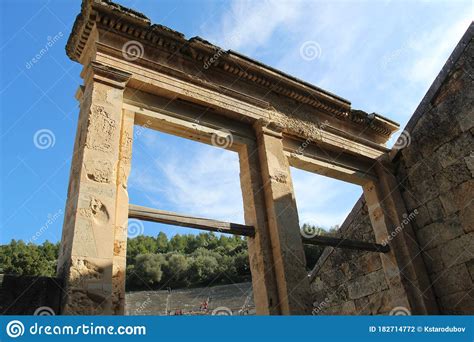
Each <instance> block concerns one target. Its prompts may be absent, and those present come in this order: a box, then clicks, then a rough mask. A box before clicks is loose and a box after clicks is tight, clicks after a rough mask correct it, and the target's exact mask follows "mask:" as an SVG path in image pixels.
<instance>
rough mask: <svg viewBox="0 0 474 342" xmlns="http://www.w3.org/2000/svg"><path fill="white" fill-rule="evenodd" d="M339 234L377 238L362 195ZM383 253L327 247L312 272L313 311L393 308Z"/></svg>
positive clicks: (379, 311)
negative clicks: (381, 254)
mask: <svg viewBox="0 0 474 342" xmlns="http://www.w3.org/2000/svg"><path fill="white" fill-rule="evenodd" d="M339 237H344V238H350V239H355V240H361V241H367V242H375V236H374V233H373V230H372V226H371V224H370V219H369V214H368V211H367V206H366V203H365V200H364V199H363V198H362V197H361V198H360V199H359V201H358V202H357V203H356V205H355V206H354V208H353V209H352V211H351V213H350V214H349V216H348V217H347V218H346V220H345V221H344V223H343V224H342V226H341V228H340V229H339ZM387 289H388V285H387V283H386V280H385V275H384V271H383V269H382V262H381V258H380V254H378V253H372V252H364V251H357V250H350V249H339V248H332V247H327V248H326V249H325V250H324V252H323V254H322V256H321V258H320V259H319V261H318V263H317V265H316V267H315V268H314V269H313V271H312V273H311V290H312V292H313V295H314V298H313V300H314V303H313V314H317V315H337V314H346V315H348V314H355V313H358V314H365V315H371V314H385V313H388V312H389V311H390V310H391V309H392V308H391V307H390V304H389V303H390V300H389V299H390V298H389V292H388V290H387Z"/></svg>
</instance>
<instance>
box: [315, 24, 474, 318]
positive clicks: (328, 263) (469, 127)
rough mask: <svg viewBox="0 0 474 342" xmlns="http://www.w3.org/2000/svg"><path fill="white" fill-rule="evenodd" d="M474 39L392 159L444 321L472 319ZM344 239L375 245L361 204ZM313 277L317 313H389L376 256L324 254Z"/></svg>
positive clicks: (473, 30) (445, 72) (453, 61)
mask: <svg viewBox="0 0 474 342" xmlns="http://www.w3.org/2000/svg"><path fill="white" fill-rule="evenodd" d="M473 35H474V25H473V24H471V26H470V28H469V29H468V31H467V32H466V34H465V35H464V37H463V38H462V39H461V42H460V43H459V44H458V46H457V47H456V49H455V50H454V52H453V54H452V55H451V57H450V59H449V60H448V62H447V63H446V65H445V66H444V68H443V69H442V71H441V72H440V74H439V75H438V77H437V78H436V80H435V81H434V83H433V85H432V86H431V87H430V89H429V91H428V92H427V94H426V95H425V97H424V98H423V100H422V102H421V103H420V105H419V106H418V108H417V110H416V111H415V113H414V114H413V116H412V118H411V120H410V121H409V123H408V124H407V127H406V128H405V130H404V131H403V132H402V139H400V140H399V141H398V142H397V146H398V147H399V149H398V150H393V151H392V153H391V158H392V161H393V163H394V164H395V175H396V178H397V180H398V183H399V186H400V191H401V194H402V197H403V199H404V201H405V205H406V207H407V211H408V212H407V213H406V215H407V216H408V217H410V218H412V217H414V221H411V223H412V225H413V227H414V229H415V233H416V238H417V240H418V241H417V243H418V244H419V246H420V249H421V251H422V253H421V254H422V256H423V260H424V262H425V265H426V269H427V272H428V274H429V277H430V282H431V285H432V287H433V289H434V293H435V296H436V301H437V304H438V307H439V310H440V313H442V314H473V313H474V203H473V199H474V180H473V176H474V152H473V141H474V139H473V134H474V87H473V78H474V62H473V61H474V58H473V56H474V42H473V39H472V37H473ZM340 235H341V236H342V237H345V238H350V239H357V240H364V241H374V235H373V232H372V228H371V224H370V220H369V217H368V214H367V210H366V208H365V205H364V200H363V198H361V199H360V200H359V201H358V202H357V204H356V205H355V207H354V209H353V210H352V212H351V214H350V215H349V217H348V218H347V219H346V221H345V222H344V224H343V226H342V227H341V230H340ZM394 238H396V236H395V237H394ZM311 277H312V278H311V279H312V282H311V288H312V291H313V294H314V310H313V313H314V314H384V313H387V312H390V310H391V309H392V308H390V305H389V303H390V293H389V291H387V284H386V282H385V278H384V274H383V270H382V265H381V259H380V255H379V254H376V253H364V252H358V251H350V250H342V249H333V248H326V250H325V251H324V253H323V255H322V257H321V258H320V260H319V261H318V264H317V265H316V267H315V268H314V269H313V272H312V275H311Z"/></svg>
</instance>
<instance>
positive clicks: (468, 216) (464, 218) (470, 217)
mask: <svg viewBox="0 0 474 342" xmlns="http://www.w3.org/2000/svg"><path fill="white" fill-rule="evenodd" d="M459 215H460V219H461V226H462V228H463V229H464V231H465V232H466V233H470V232H474V199H473V200H472V201H471V203H470V204H469V205H468V206H467V207H465V208H464V209H461V212H460V213H459Z"/></svg>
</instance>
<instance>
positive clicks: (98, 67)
mask: <svg viewBox="0 0 474 342" xmlns="http://www.w3.org/2000/svg"><path fill="white" fill-rule="evenodd" d="M82 75H83V78H84V83H85V86H84V87H82V88H81V89H80V91H78V93H77V97H78V99H79V100H80V102H81V110H80V115H79V122H78V130H77V138H76V143H75V147H74V155H73V161H72V166H71V175H70V186H69V193H68V200H67V204H66V208H67V209H66V218H65V223H64V229H63V231H64V232H63V237H62V245H63V246H67V248H62V249H61V256H60V260H59V264H58V269H59V270H61V272H63V275H64V277H65V279H66V284H65V285H66V292H67V293H66V298H65V301H64V303H65V307H64V311H65V313H70V314H117V313H121V312H123V307H121V306H123V300H122V299H123V297H124V294H123V292H124V291H125V286H124V282H123V278H124V277H122V276H120V275H121V274H122V273H123V274H124V272H125V255H124V251H125V250H126V249H125V247H124V246H123V244H124V241H125V242H126V229H127V225H126V218H125V219H124V218H123V217H122V216H123V213H122V214H118V213H117V211H118V210H120V211H123V210H124V208H127V210H126V213H128V195H124V194H123V193H121V192H120V191H119V190H118V189H124V188H125V186H124V185H123V183H126V181H127V176H128V172H124V170H126V169H127V168H128V169H129V164H130V156H129V155H130V153H131V136H132V135H131V134H130V132H132V130H133V118H132V120H131V121H130V119H128V120H125V119H124V112H123V109H122V107H123V91H124V89H125V86H126V83H127V81H128V79H129V77H130V76H131V75H130V74H129V73H125V72H123V71H121V70H117V69H115V68H111V67H108V66H105V65H102V64H99V63H96V62H92V63H91V64H90V65H89V66H87V67H86V68H85V70H84V72H83V74H82ZM124 125H127V127H126V128H124ZM124 132H125V133H124ZM123 135H125V137H123ZM122 145H123V146H124V147H122ZM124 150H126V151H128V152H126V153H125V154H126V156H124V152H123V151H124ZM118 176H119V177H118ZM125 215H127V214H125ZM123 221H125V223H124V222H123ZM117 230H119V233H117ZM116 240H118V241H116ZM117 246H122V247H121V248H117Z"/></svg>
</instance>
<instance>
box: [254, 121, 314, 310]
mask: <svg viewBox="0 0 474 342" xmlns="http://www.w3.org/2000/svg"><path fill="white" fill-rule="evenodd" d="M255 131H256V135H257V144H258V156H259V162H260V168H261V175H262V179H263V180H262V190H263V193H264V197H265V207H266V215H267V225H268V232H269V236H270V240H271V245H272V254H273V267H274V272H275V279H276V286H277V291H278V297H279V298H278V305H279V308H280V311H281V314H283V315H302V314H309V313H310V312H311V307H310V305H311V298H310V291H309V279H308V276H307V272H306V268H305V266H306V260H305V256H304V252H303V244H302V240H301V235H300V227H299V221H298V212H297V208H296V201H295V196H294V193H293V184H292V181H291V175H290V166H289V163H288V160H287V158H286V156H285V154H284V152H283V141H282V140H283V136H282V132H281V127H279V126H277V125H276V124H274V123H271V122H267V121H264V120H259V121H258V122H256V123H255ZM266 271H269V269H268V268H267V270H266Z"/></svg>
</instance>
